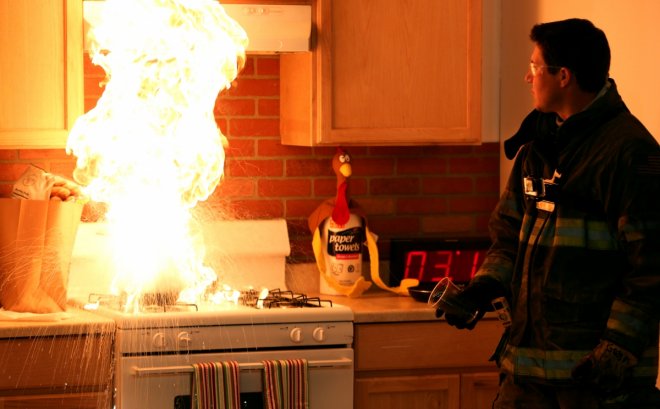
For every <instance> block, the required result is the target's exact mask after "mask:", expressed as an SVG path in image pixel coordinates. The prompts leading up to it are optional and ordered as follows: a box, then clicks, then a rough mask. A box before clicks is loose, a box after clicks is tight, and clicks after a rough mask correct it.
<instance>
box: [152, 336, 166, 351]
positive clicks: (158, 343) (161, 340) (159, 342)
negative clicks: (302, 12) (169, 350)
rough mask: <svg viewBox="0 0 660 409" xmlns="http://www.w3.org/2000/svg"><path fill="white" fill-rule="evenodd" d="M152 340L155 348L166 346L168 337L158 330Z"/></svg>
mask: <svg viewBox="0 0 660 409" xmlns="http://www.w3.org/2000/svg"><path fill="white" fill-rule="evenodd" d="M151 342H152V343H153V346H154V347H155V348H165V347H166V346H167V339H166V338H165V334H163V333H162V332H157V333H156V334H155V335H154V337H153V338H152V339H151Z"/></svg>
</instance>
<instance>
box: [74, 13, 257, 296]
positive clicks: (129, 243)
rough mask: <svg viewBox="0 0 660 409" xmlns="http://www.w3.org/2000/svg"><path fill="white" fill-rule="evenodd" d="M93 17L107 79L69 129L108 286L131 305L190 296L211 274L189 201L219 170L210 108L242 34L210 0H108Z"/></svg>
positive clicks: (234, 68) (96, 49) (225, 83)
mask: <svg viewBox="0 0 660 409" xmlns="http://www.w3.org/2000/svg"><path fill="white" fill-rule="evenodd" d="M100 17H101V20H100V22H99V23H98V24H97V25H96V26H94V27H92V29H91V30H90V33H89V37H90V38H91V45H90V46H91V51H90V54H91V57H92V62H93V63H94V64H97V65H99V66H101V67H102V68H103V69H104V70H105V72H106V83H105V90H104V92H103V95H102V96H101V98H100V99H99V101H98V103H97V105H96V107H95V108H94V109H92V110H90V111H89V112H88V113H87V114H85V115H84V116H82V117H80V118H79V119H78V121H77V122H76V124H75V126H74V128H73V130H72V131H71V133H70V135H69V139H68V143H67V152H68V153H73V154H74V155H75V156H76V158H77V162H76V169H75V171H74V178H75V179H76V180H77V181H78V182H79V183H81V184H82V185H84V186H85V193H86V194H87V195H88V196H89V197H90V198H91V199H92V200H94V201H98V202H104V203H106V204H107V206H108V212H107V214H106V219H107V224H108V231H109V235H110V236H111V239H112V241H113V251H114V256H113V258H114V260H115V271H116V276H115V280H114V284H113V287H114V288H113V289H112V291H113V292H114V293H117V294H121V293H124V294H126V295H127V296H128V297H129V305H130V306H132V308H136V307H137V297H138V296H139V295H141V294H144V293H149V292H176V293H180V294H181V295H182V296H184V297H185V298H187V299H186V300H184V301H186V302H191V301H193V299H195V300H196V299H198V298H199V297H200V296H201V295H202V294H203V293H204V291H205V290H206V289H207V287H208V286H209V285H210V284H211V283H213V282H214V281H215V280H216V278H217V276H216V274H215V272H214V271H213V270H212V269H210V268H209V267H206V266H204V263H203V259H204V246H203V240H202V239H201V233H199V232H198V231H196V229H195V227H194V220H193V218H192V216H191V210H192V209H193V208H194V207H195V206H196V204H197V203H198V202H200V201H203V200H205V199H206V198H208V196H209V195H210V194H211V193H212V192H213V190H214V189H215V187H216V186H217V184H218V183H219V182H220V179H221V178H222V175H223V167H224V159H225V156H224V149H223V141H225V138H224V136H223V135H222V133H221V132H220V130H219V129H218V126H217V124H216V122H215V119H214V115H213V108H214V105H215V101H216V98H217V95H218V93H219V92H221V91H222V90H223V89H226V88H229V87H230V85H231V81H232V80H233V79H234V78H236V76H237V75H238V72H239V70H240V69H241V68H242V67H243V64H244V61H245V48H246V46H247V35H246V34H245V31H244V30H243V29H242V27H240V25H238V23H236V22H235V21H234V20H232V19H231V18H230V17H229V16H227V14H226V13H225V12H224V9H223V8H222V6H221V5H220V4H219V3H218V2H217V1H214V0H130V1H126V0H107V1H106V2H105V4H104V9H103V12H102V15H101V16H100ZM131 301H132V302H131Z"/></svg>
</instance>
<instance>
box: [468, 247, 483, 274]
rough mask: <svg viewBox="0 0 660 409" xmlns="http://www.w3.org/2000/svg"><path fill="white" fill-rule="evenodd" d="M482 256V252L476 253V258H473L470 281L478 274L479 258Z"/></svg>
mask: <svg viewBox="0 0 660 409" xmlns="http://www.w3.org/2000/svg"><path fill="white" fill-rule="evenodd" d="M480 255H481V252H480V251H475V252H474V257H473V258H472V269H471V270H470V279H472V278H473V277H474V275H475V274H476V273H477V268H478V267H479V256H480Z"/></svg>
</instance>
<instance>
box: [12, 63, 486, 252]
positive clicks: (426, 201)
mask: <svg viewBox="0 0 660 409" xmlns="http://www.w3.org/2000/svg"><path fill="white" fill-rule="evenodd" d="M85 64H86V65H85V108H86V110H89V109H90V108H91V107H93V106H94V104H95V103H96V100H97V99H98V97H99V96H100V95H101V92H102V88H100V87H99V82H100V81H101V80H102V79H103V71H102V70H101V69H100V68H98V67H95V66H93V65H91V63H90V62H89V60H87V61H86V63H85ZM279 85H280V84H279V57H277V56H254V57H253V56H251V57H249V58H248V62H247V64H246V67H245V69H244V70H243V71H242V73H241V74H240V76H239V78H238V79H237V80H236V81H235V83H234V86H233V87H232V88H231V89H230V90H228V91H227V92H225V93H223V94H222V96H221V97H220V98H219V99H218V101H219V103H218V104H217V105H216V118H217V121H218V124H219V126H220V128H221V130H222V132H223V133H224V134H225V135H226V136H227V138H228V140H229V148H228V149H227V150H226V154H227V162H226V167H225V178H224V180H223V182H222V183H221V185H220V186H219V187H218V188H217V189H216V191H215V193H214V194H213V195H212V197H211V198H210V199H209V200H208V203H210V204H212V205H213V207H214V208H217V209H221V211H223V212H226V213H227V214H231V215H232V216H233V217H238V218H285V219H286V220H287V224H288V226H289V236H290V239H291V245H292V256H291V257H290V261H294V262H295V261H310V260H313V257H312V256H311V245H310V241H311V234H310V233H309V231H308V230H307V216H308V215H309V214H310V213H311V212H312V211H313V210H314V209H315V208H316V206H317V205H318V204H319V203H321V202H322V201H323V200H325V199H327V198H329V197H332V196H334V193H335V183H336V182H335V177H334V174H333V172H332V169H331V166H330V159H331V157H332V155H333V154H334V148H306V147H293V146H283V145H281V144H280V138H279ZM347 150H348V152H349V153H350V154H351V156H352V159H353V161H352V164H353V176H352V177H351V178H350V180H349V185H350V188H349V189H350V194H351V197H352V198H353V199H354V200H356V201H357V202H358V203H359V204H360V205H361V206H362V207H363V208H364V209H365V210H366V212H367V214H368V220H369V226H370V229H371V230H372V231H373V232H374V233H376V234H378V236H379V244H380V247H381V251H380V254H381V257H383V258H386V257H387V249H388V241H389V239H391V238H395V237H411V236H413V237H423V236H475V235H486V234H487V228H486V223H487V219H488V216H489V214H490V211H491V210H492V209H493V207H494V206H495V202H496V200H497V197H498V186H499V173H498V172H499V159H498V155H499V146H498V144H497V143H486V144H483V145H481V146H448V147H437V146H430V147H429V146H424V147H353V148H351V147H349V148H347ZM28 163H35V164H37V165H39V166H41V167H43V168H44V169H46V170H47V171H50V172H53V173H58V174H62V175H65V176H70V175H71V171H72V170H73V167H74V163H73V159H72V158H71V157H68V156H67V155H66V154H65V153H64V151H63V150H39V149H29V150H0V196H3V197H6V196H7V195H8V194H9V190H10V188H11V184H12V183H13V181H14V180H16V178H17V177H18V176H19V175H20V173H21V172H22V171H23V170H24V168H25V166H26V164H28Z"/></svg>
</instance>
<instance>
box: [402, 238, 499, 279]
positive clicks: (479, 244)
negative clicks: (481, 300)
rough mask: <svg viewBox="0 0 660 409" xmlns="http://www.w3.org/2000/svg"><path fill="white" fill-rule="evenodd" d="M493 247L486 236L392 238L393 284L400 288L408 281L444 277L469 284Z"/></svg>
mask: <svg viewBox="0 0 660 409" xmlns="http://www.w3.org/2000/svg"><path fill="white" fill-rule="evenodd" d="M490 246H491V240H490V239H489V238H485V237H467V238H408V239H392V241H391V243H390V276H389V285H390V286H392V287H396V286H398V285H399V284H400V283H401V280H402V279H404V278H414V279H418V280H419V282H420V283H426V282H437V281H440V280H441V279H442V278H444V277H449V278H450V279H451V280H452V281H453V282H455V283H457V284H466V283H468V282H469V281H470V280H471V279H472V277H474V275H475V273H476V272H477V270H478V269H479V267H480V266H481V263H482V262H483V260H484V257H485V256H486V252H487V251H488V249H489V248H490Z"/></svg>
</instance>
